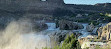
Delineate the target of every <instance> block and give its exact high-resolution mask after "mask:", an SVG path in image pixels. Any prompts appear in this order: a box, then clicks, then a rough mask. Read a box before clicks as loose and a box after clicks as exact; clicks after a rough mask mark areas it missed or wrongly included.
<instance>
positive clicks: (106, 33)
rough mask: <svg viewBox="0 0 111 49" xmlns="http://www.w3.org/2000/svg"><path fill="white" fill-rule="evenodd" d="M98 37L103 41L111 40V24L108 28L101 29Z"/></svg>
mask: <svg viewBox="0 0 111 49" xmlns="http://www.w3.org/2000/svg"><path fill="white" fill-rule="evenodd" d="M98 37H99V38H100V39H101V40H110V39H111V23H108V24H107V25H106V26H103V27H100V28H99V29H98Z"/></svg>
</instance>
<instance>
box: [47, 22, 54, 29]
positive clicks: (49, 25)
mask: <svg viewBox="0 0 111 49" xmlns="http://www.w3.org/2000/svg"><path fill="white" fill-rule="evenodd" d="M46 24H47V26H48V29H47V30H55V29H56V24H55V23H46Z"/></svg>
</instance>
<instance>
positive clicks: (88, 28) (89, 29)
mask: <svg viewBox="0 0 111 49" xmlns="http://www.w3.org/2000/svg"><path fill="white" fill-rule="evenodd" d="M94 28H95V27H94V25H93V24H92V23H91V24H90V25H88V26H87V27H86V30H87V31H88V32H92V31H93V30H94Z"/></svg>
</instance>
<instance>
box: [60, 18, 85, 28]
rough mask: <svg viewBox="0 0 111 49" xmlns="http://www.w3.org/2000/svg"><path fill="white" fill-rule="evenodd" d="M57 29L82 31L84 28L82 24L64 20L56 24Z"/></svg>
mask: <svg viewBox="0 0 111 49" xmlns="http://www.w3.org/2000/svg"><path fill="white" fill-rule="evenodd" d="M58 27H59V28H60V29H61V30H77V29H83V28H84V26H83V25H82V24H79V23H76V22H71V21H66V20H60V21H59V22H58Z"/></svg>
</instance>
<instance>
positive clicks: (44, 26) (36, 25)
mask: <svg viewBox="0 0 111 49" xmlns="http://www.w3.org/2000/svg"><path fill="white" fill-rule="evenodd" d="M33 28H34V30H35V31H42V30H45V29H48V26H47V24H45V23H44V22H42V21H41V22H35V23H34V27H33Z"/></svg>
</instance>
